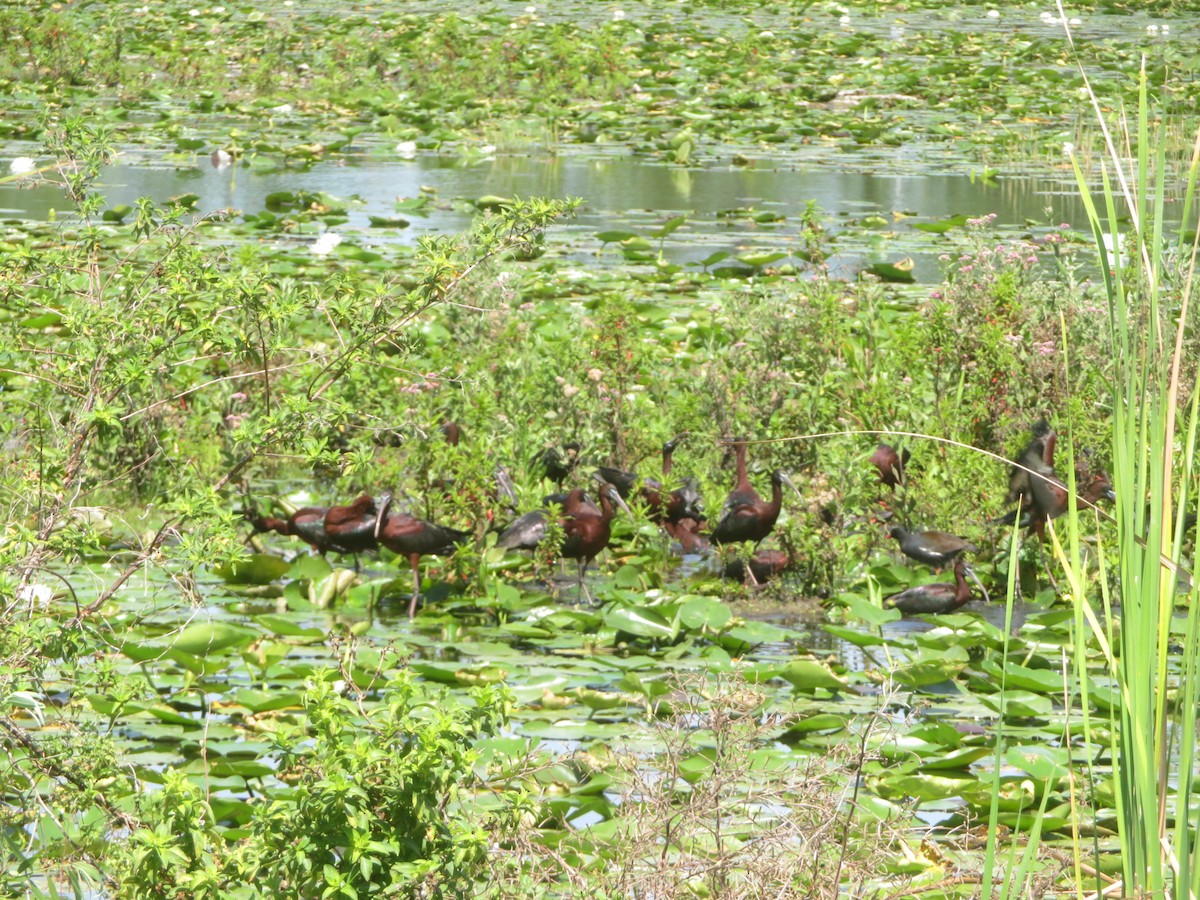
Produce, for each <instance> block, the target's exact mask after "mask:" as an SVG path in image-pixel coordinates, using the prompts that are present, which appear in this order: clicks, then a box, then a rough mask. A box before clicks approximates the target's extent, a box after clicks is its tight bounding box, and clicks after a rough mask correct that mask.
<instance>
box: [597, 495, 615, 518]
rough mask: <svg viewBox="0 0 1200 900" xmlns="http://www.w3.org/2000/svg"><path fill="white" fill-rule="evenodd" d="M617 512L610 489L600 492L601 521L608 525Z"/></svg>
mask: <svg viewBox="0 0 1200 900" xmlns="http://www.w3.org/2000/svg"><path fill="white" fill-rule="evenodd" d="M616 514H617V509H616V507H615V506H613V502H612V500H611V499H609V496H608V491H601V492H600V521H601V522H603V523H604V524H605V525H607V524H608V523H609V522H611V521H612V520H613V516H615V515H616Z"/></svg>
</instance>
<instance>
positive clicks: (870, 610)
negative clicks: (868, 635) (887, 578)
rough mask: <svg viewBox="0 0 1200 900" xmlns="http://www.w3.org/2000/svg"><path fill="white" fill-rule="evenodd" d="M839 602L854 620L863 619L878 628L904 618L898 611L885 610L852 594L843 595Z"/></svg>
mask: <svg viewBox="0 0 1200 900" xmlns="http://www.w3.org/2000/svg"><path fill="white" fill-rule="evenodd" d="M838 602H839V603H842V604H843V605H844V606H845V607H846V612H848V613H849V614H850V615H852V616H854V618H856V619H861V620H862V621H863V622H866V623H867V624H868V625H871V626H874V627H876V628H877V627H879V626H880V625H885V624H887V623H888V622H895V621H896V620H897V619H900V618H902V616H901V614H900V610H898V609H884V608H883V607H880V606H876V605H875V604H874V603H871V602H869V601H867V600H865V599H864V598H862V597H856V596H854V595H852V594H849V595H848V594H842V595H841V596H840V597H838Z"/></svg>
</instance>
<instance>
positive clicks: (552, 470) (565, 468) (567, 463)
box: [531, 443, 580, 490]
mask: <svg viewBox="0 0 1200 900" xmlns="http://www.w3.org/2000/svg"><path fill="white" fill-rule="evenodd" d="M579 452H580V446H579V444H576V443H569V444H563V445H562V450H559V449H558V448H557V447H547V448H545V449H544V450H540V451H538V452H537V453H536V454H535V455H534V457H533V460H532V461H531V462H532V465H533V469H534V471H535V472H538V473H539V474H541V475H543V476H545V477H546V478H549V479H550V480H551V481H553V482H554V483H555V484H557V485H558V487H559V489H560V490H561V489H562V485H563V482H564V481H566V480H567V479H568V478H569V477H570V476H571V473H572V472H574V471H575V467H576V466H577V465H579Z"/></svg>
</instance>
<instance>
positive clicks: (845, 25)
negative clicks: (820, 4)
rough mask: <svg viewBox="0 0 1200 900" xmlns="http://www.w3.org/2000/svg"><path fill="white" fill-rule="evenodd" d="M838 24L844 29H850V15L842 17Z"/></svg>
mask: <svg viewBox="0 0 1200 900" xmlns="http://www.w3.org/2000/svg"><path fill="white" fill-rule="evenodd" d="M838 24H840V25H841V26H842V27H843V28H849V27H850V17H849V16H848V15H846V16H842V17H841V18H840V19H838Z"/></svg>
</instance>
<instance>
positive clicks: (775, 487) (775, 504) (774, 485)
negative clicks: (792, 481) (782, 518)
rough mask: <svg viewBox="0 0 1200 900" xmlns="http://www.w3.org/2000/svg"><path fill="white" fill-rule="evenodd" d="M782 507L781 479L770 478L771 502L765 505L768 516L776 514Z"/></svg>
mask: <svg viewBox="0 0 1200 900" xmlns="http://www.w3.org/2000/svg"><path fill="white" fill-rule="evenodd" d="M782 508H783V481H782V480H781V479H779V478H772V479H771V504H770V506H768V507H767V515H768V516H778V515H779V510H781V509H782Z"/></svg>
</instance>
